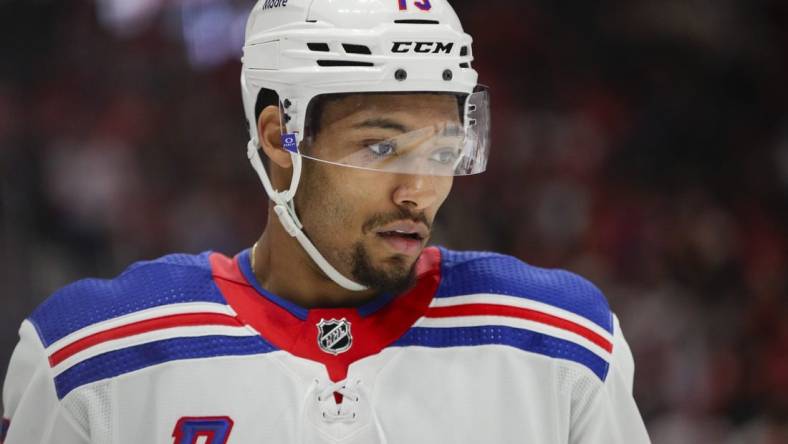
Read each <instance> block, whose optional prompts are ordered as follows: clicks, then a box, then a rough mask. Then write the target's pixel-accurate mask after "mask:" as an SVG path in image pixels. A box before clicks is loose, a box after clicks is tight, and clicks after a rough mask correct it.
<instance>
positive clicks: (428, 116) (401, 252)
mask: <svg viewBox="0 0 788 444" xmlns="http://www.w3.org/2000/svg"><path fill="white" fill-rule="evenodd" d="M359 101H360V102H359ZM351 102H352V106H349V105H350V103H351ZM359 104H361V106H359ZM458 120H459V113H458V105H457V100H456V99H455V98H454V97H452V96H448V95H438V94H407V95H385V94H381V95H363V96H352V97H348V98H344V99H338V100H333V101H329V102H328V103H326V105H325V108H324V110H323V113H322V118H321V124H320V132H319V133H318V134H317V136H316V137H315V140H314V142H313V146H312V147H311V149H312V150H314V152H316V153H318V154H321V156H320V157H321V158H330V157H331V153H330V152H328V151H330V150H341V149H344V147H347V146H349V145H351V144H356V143H357V142H358V141H360V140H362V141H367V143H375V142H378V141H383V140H387V139H391V138H394V137H396V136H397V135H400V134H404V133H407V132H410V131H413V130H416V129H419V128H425V127H429V126H432V125H436V126H438V125H441V124H445V123H446V122H447V121H448V122H451V121H453V122H457V123H459V122H458ZM321 151H323V152H322V153H321ZM452 180H453V178H452V177H451V176H428V175H415V174H395V173H384V172H380V171H370V170H364V169H358V168H351V167H346V166H338V165H333V164H329V163H325V162H318V161H314V160H310V159H305V160H304V169H303V175H302V182H301V185H300V187H299V190H298V193H297V194H296V196H297V197H296V198H297V202H296V208H298V212H299V214H300V217H301V220H302V222H303V223H304V230H305V232H306V234H307V235H308V236H309V237H310V238H311V239H312V241H313V242H314V243H315V244H316V246H317V247H318V249H319V250H320V251H321V252H322V253H323V254H324V255H325V256H326V257H327V259H328V260H329V261H330V262H331V263H332V264H333V265H334V266H335V267H336V268H337V269H338V270H339V271H340V272H341V273H343V274H344V275H346V276H352V277H353V279H355V280H356V281H358V282H360V283H362V284H364V285H367V286H369V287H371V288H374V289H377V290H379V291H390V292H398V291H401V290H403V289H405V288H407V287H408V286H409V285H410V284H411V283H412V281H413V278H414V271H413V270H414V264H415V262H416V260H417V259H418V257H419V255H420V254H421V251H422V249H423V248H424V247H425V245H426V243H427V240H428V239H429V236H430V232H431V228H432V223H433V220H434V219H435V215H436V213H437V212H438V209H439V208H440V206H441V205H442V204H443V201H444V200H445V199H446V197H447V196H448V194H449V191H450V190H451V185H452Z"/></svg>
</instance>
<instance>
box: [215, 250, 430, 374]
mask: <svg viewBox="0 0 788 444" xmlns="http://www.w3.org/2000/svg"><path fill="white" fill-rule="evenodd" d="M241 256H242V255H238V256H236V257H235V258H233V259H230V258H228V257H226V256H224V255H221V254H218V253H213V254H211V256H210V262H211V269H212V272H213V278H214V281H215V282H216V285H217V286H218V287H219V290H220V291H221V292H222V295H223V296H224V298H225V299H226V300H227V302H228V303H229V304H230V306H231V307H232V308H233V309H234V310H235V312H236V313H238V318H239V319H240V320H241V321H242V322H244V323H245V324H247V325H250V326H251V327H252V328H254V329H255V330H257V331H258V332H259V333H260V335H261V336H262V337H263V339H265V340H267V341H268V342H270V343H271V344H272V345H274V346H275V347H277V348H279V349H281V350H285V351H287V352H290V353H292V354H293V355H295V356H299V357H302V358H306V359H310V360H313V361H317V362H321V363H323V364H324V365H325V366H326V368H327V369H328V374H329V377H330V378H331V379H332V380H333V381H341V380H343V379H345V377H346V376H347V369H348V366H349V365H350V364H352V363H353V362H355V361H357V360H359V359H362V358H365V357H367V356H370V355H374V354H376V353H379V352H380V351H381V350H382V349H384V348H385V347H387V346H388V345H390V344H391V343H393V342H394V341H396V340H397V339H399V338H400V337H401V336H402V335H403V334H405V332H407V331H408V329H410V327H411V326H412V325H413V324H414V323H415V322H416V321H417V320H418V319H419V318H420V317H421V316H423V315H424V314H425V313H426V311H427V307H428V306H429V304H430V301H432V297H433V295H434V294H435V291H436V290H437V289H438V284H439V283H440V250H439V249H438V248H435V247H429V248H426V249H424V251H423V252H422V254H421V257H420V258H419V260H418V262H417V263H416V274H417V282H416V285H415V286H414V287H413V288H412V289H410V290H409V291H407V292H405V293H402V294H400V295H398V296H396V297H395V298H393V299H392V300H390V301H388V303H386V304H385V305H384V306H383V307H381V308H379V309H377V310H375V311H374V312H372V313H370V314H368V315H366V316H364V315H362V314H361V313H359V310H358V309H356V308H315V309H311V310H305V309H301V310H302V313H304V314H305V316H301V317H299V316H297V315H296V314H295V313H293V312H291V311H288V310H287V309H285V308H284V307H283V306H282V305H281V299H279V298H276V296H272V295H270V294H269V295H266V294H265V293H261V292H260V291H258V290H257V289H256V288H255V285H253V283H250V282H249V281H248V280H247V278H246V277H245V276H244V273H243V272H242V271H241V264H240V263H239V261H240V258H241ZM272 298H276V299H278V300H279V302H280V303H276V302H274V301H272V300H271V299H272ZM302 317H303V319H302ZM343 318H344V319H345V320H346V321H347V322H348V323H349V325H350V328H349V329H350V335H351V336H352V344H351V346H350V348H349V349H348V350H347V351H344V352H341V353H339V354H337V355H333V354H331V353H328V352H325V351H323V350H322V349H321V348H320V346H319V345H318V337H319V335H320V330H319V328H318V324H319V323H320V321H321V320H325V321H330V320H332V319H335V320H341V319H343ZM329 329H330V328H329ZM325 330H326V329H324V331H325Z"/></svg>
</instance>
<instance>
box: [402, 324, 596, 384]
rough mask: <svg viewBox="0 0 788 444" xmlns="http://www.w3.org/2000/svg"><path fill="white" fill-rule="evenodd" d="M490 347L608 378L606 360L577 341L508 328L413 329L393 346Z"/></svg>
mask: <svg viewBox="0 0 788 444" xmlns="http://www.w3.org/2000/svg"><path fill="white" fill-rule="evenodd" d="M490 344H498V345H508V346H510V347H515V348H519V349H520V350H524V351H527V352H532V353H538V354H540V355H545V356H550V357H553V358H558V359H565V360H569V361H574V362H577V363H579V364H582V365H584V366H586V367H588V368H589V369H590V370H591V371H592V372H594V374H595V375H597V376H598V377H599V379H601V380H602V381H604V380H605V378H606V377H607V373H608V368H609V366H610V364H608V362H607V361H605V360H604V359H602V358H601V357H599V356H597V355H596V354H594V353H593V352H591V351H590V350H588V349H586V348H585V347H583V346H581V345H578V344H575V343H574V342H570V341H566V340H564V339H559V338H555V337H553V336H548V335H545V334H542V333H537V332H534V331H530V330H523V329H519V328H513V327H505V326H484V327H452V328H433V327H414V328H411V329H410V330H409V331H408V332H407V333H406V334H405V335H404V336H403V337H401V338H400V339H399V340H397V342H395V343H394V344H393V346H395V347H396V346H400V347H407V346H422V347H437V348H446V347H461V346H472V345H490Z"/></svg>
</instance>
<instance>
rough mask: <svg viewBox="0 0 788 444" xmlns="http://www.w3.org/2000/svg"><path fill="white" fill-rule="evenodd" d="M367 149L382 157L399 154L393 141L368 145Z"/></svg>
mask: <svg viewBox="0 0 788 444" xmlns="http://www.w3.org/2000/svg"><path fill="white" fill-rule="evenodd" d="M366 147H367V149H369V150H370V151H372V153H373V154H375V155H376V156H380V157H385V156H391V155H394V154H396V152H397V143H396V142H394V141H393V140H383V141H381V142H375V143H369V144H366Z"/></svg>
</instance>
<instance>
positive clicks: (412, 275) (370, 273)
mask: <svg viewBox="0 0 788 444" xmlns="http://www.w3.org/2000/svg"><path fill="white" fill-rule="evenodd" d="M385 262H386V263H387V265H388V269H383V268H380V267H375V265H374V264H373V263H372V259H371V258H370V257H369V254H368V253H367V250H366V248H364V245H363V244H362V243H361V242H357V243H356V245H355V248H354V249H353V254H352V257H351V263H352V264H353V265H352V266H353V268H352V272H351V275H352V276H353V279H355V281H356V282H358V283H359V284H361V285H364V286H367V287H369V288H373V289H375V290H377V291H378V292H379V293H391V294H399V293H402V292H404V291H405V290H407V289H408V288H410V287H411V286H413V284H414V283H415V282H416V262H417V261H414V262H413V264H411V265H410V266H408V264H407V263H406V261H405V259H404V258H403V257H402V256H392V257H390V258H388V259H386V261H385Z"/></svg>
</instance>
